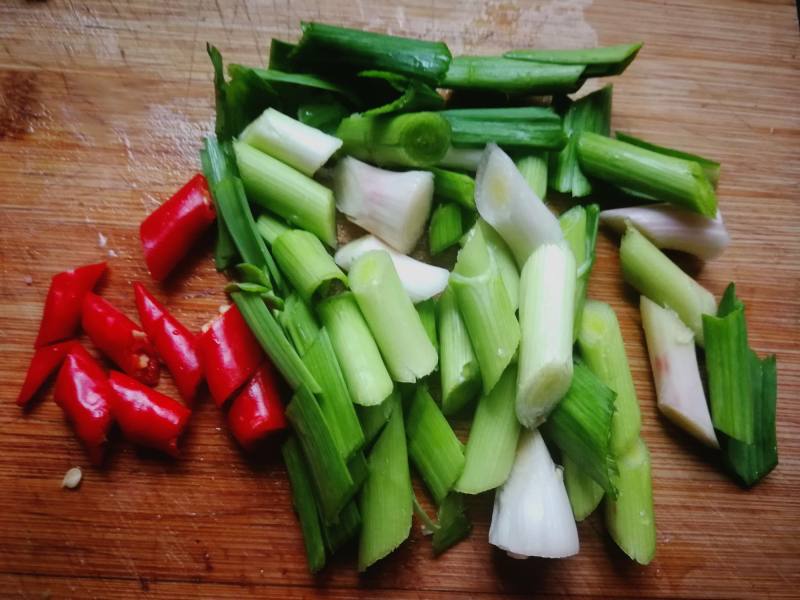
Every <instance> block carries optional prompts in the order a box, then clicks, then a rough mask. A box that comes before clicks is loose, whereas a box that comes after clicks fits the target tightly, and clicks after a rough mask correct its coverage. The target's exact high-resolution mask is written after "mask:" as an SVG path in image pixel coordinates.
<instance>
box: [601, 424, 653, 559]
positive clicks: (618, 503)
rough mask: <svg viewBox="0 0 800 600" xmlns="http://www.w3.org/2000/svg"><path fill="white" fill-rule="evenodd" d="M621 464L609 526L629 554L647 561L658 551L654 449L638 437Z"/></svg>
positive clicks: (610, 504) (609, 501)
mask: <svg viewBox="0 0 800 600" xmlns="http://www.w3.org/2000/svg"><path fill="white" fill-rule="evenodd" d="M617 464H618V467H619V479H618V483H617V488H618V490H619V496H618V497H617V499H616V500H614V499H611V498H609V497H606V502H605V513H606V527H607V528H608V532H609V533H610V534H611V537H612V538H613V539H614V541H615V542H616V544H617V546H619V547H620V549H621V550H622V551H623V552H624V553H625V554H627V555H628V556H629V557H631V558H632V559H633V560H635V561H636V562H638V563H640V564H643V565H646V564H649V563H650V561H651V560H653V556H654V555H655V553H656V521H655V515H654V512H653V483H652V479H651V475H650V453H649V452H648V450H647V446H646V445H645V443H644V441H643V440H642V439H641V438H636V440H635V441H634V444H633V445H632V446H631V448H629V449H628V450H627V451H626V452H625V453H624V454H623V455H621V456H620V457H619V458H618V460H617Z"/></svg>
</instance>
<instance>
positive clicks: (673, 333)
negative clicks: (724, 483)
mask: <svg viewBox="0 0 800 600" xmlns="http://www.w3.org/2000/svg"><path fill="white" fill-rule="evenodd" d="M639 310H640V311H641V313H642V327H643V328H644V335H645V340H646V341H647V353H648V354H649V356H650V368H651V369H652V371H653V379H654V380H655V384H656V398H657V399H658V409H659V410H660V411H661V412H662V413H663V414H664V416H665V417H667V418H668V419H669V420H670V421H672V422H673V423H675V424H676V425H677V426H678V427H680V428H681V429H684V430H685V431H687V432H688V433H689V434H691V435H692V436H694V437H695V438H697V439H698V440H700V441H701V442H702V443H704V444H705V445H707V446H711V447H712V448H718V447H719V442H718V441H717V436H716V434H715V433H714V426H713V425H712V424H711V415H709V413H708V404H707V403H706V394H705V392H704V391H703V382H702V381H701V380H700V368H699V367H698V365H697V354H696V352H695V347H694V334H693V333H692V330H691V329H689V328H688V327H686V325H684V324H683V322H681V320H680V319H679V318H678V315H676V314H675V313H674V312H673V311H671V310H670V309H668V308H662V307H661V306H659V305H658V304H656V303H655V302H653V301H652V300H650V299H649V298H647V297H646V296H642V297H641V299H640V302H639Z"/></svg>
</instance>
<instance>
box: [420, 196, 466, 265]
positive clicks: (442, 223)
mask: <svg viewBox="0 0 800 600" xmlns="http://www.w3.org/2000/svg"><path fill="white" fill-rule="evenodd" d="M463 227H464V225H463V223H462V220H461V208H459V206H458V205H457V204H452V203H449V202H448V203H445V204H440V205H439V206H437V207H436V208H435V209H434V211H433V215H432V216H431V223H430V226H429V229H428V247H429V248H430V251H431V256H436V255H437V254H441V253H442V252H444V251H445V250H447V249H448V248H450V247H451V246H455V245H456V244H457V243H458V241H459V240H460V239H461V237H462V236H463V235H464V228H463Z"/></svg>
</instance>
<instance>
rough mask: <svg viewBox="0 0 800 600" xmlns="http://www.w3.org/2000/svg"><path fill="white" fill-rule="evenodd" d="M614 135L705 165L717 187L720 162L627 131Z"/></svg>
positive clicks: (706, 171)
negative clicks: (644, 138) (652, 142)
mask: <svg viewBox="0 0 800 600" xmlns="http://www.w3.org/2000/svg"><path fill="white" fill-rule="evenodd" d="M614 135H615V136H616V137H617V139H618V140H621V141H623V142H627V143H628V144H633V145H634V146H639V147H641V148H646V149H647V150H652V151H653V152H658V153H659V154H666V155H667V156H674V157H675V158H682V159H684V160H690V161H692V162H696V163H697V164H699V165H700V166H701V167H703V171H705V174H706V177H708V180H709V181H710V182H711V185H713V186H714V187H715V188H716V187H717V183H718V182H719V172H720V164H719V163H718V162H716V161H714V160H710V159H708V158H705V157H703V156H698V155H697V154H690V153H689V152H682V151H680V150H675V149H674V148H667V147H665V146H658V145H656V144H651V143H650V142H647V141H645V140H643V139H640V138H637V137H633V136H632V135H629V134H627V133H622V132H621V131H615V132H614Z"/></svg>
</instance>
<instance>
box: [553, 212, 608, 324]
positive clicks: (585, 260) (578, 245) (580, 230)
mask: <svg viewBox="0 0 800 600" xmlns="http://www.w3.org/2000/svg"><path fill="white" fill-rule="evenodd" d="M599 214H600V208H599V207H598V206H597V205H596V204H589V205H587V206H586V207H583V206H580V205H577V206H573V207H572V208H570V209H569V210H568V211H567V212H565V213H564V214H562V215H561V217H559V219H558V222H559V225H561V231H562V232H563V233H564V239H565V240H566V241H567V244H569V247H570V249H571V250H572V253H573V254H574V255H575V264H576V265H577V267H578V270H577V275H578V280H577V282H576V284H575V324H574V326H573V336H574V338H575V339H576V340H577V339H578V331H580V326H581V317H582V316H583V305H584V303H585V302H586V290H587V289H588V287H589V276H590V275H591V273H592V267H593V266H594V260H595V245H596V243H597V226H598V223H599V218H598V215H599Z"/></svg>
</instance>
